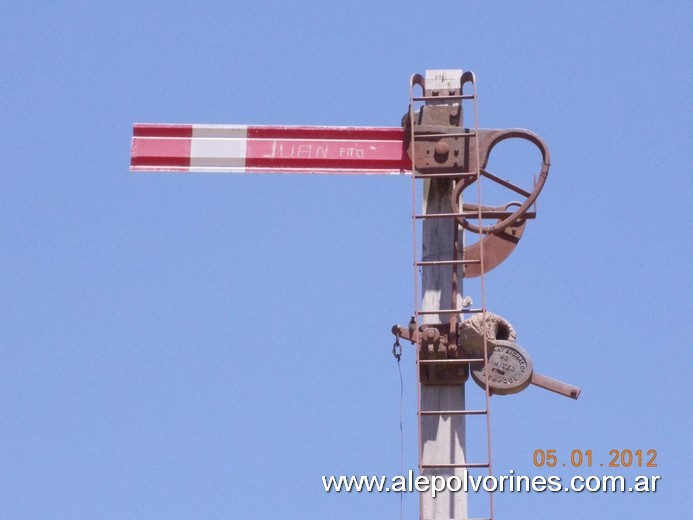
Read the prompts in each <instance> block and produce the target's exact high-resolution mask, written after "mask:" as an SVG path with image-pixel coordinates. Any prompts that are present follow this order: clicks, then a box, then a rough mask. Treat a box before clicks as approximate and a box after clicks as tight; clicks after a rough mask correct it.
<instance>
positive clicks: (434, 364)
mask: <svg viewBox="0 0 693 520" xmlns="http://www.w3.org/2000/svg"><path fill="white" fill-rule="evenodd" d="M410 323H411V322H410ZM412 330H413V331H412ZM392 333H393V334H394V335H396V336H399V337H400V338H402V339H404V340H408V341H412V342H413V343H415V344H416V350H417V353H418V356H419V381H420V382H421V384H422V385H461V384H463V383H464V382H465V381H466V380H467V379H468V378H469V363H468V362H466V361H465V358H466V356H465V355H464V353H463V352H462V351H461V350H460V349H458V348H457V342H456V341H453V342H451V341H450V340H449V333H450V325H449V324H447V323H446V324H442V323H441V324H432V325H431V324H429V325H421V326H420V327H418V328H414V329H412V327H403V326H401V325H395V326H393V327H392Z"/></svg>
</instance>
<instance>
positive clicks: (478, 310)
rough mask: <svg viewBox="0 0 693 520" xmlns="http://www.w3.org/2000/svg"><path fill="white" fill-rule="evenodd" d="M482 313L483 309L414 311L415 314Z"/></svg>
mask: <svg viewBox="0 0 693 520" xmlns="http://www.w3.org/2000/svg"><path fill="white" fill-rule="evenodd" d="M477 312H484V310H483V309H438V310H433V311H416V313H417V314H421V315H424V314H475V313H477Z"/></svg>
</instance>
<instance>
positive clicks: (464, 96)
mask: <svg viewBox="0 0 693 520" xmlns="http://www.w3.org/2000/svg"><path fill="white" fill-rule="evenodd" d="M442 99H474V94H461V95H460V94H455V95H449V96H416V97H413V98H411V100H412V101H436V100H442Z"/></svg>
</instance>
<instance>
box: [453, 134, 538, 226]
mask: <svg viewBox="0 0 693 520" xmlns="http://www.w3.org/2000/svg"><path fill="white" fill-rule="evenodd" d="M508 139H523V140H525V141H529V142H530V143H532V144H534V145H535V146H536V147H537V148H538V149H539V151H540V152H541V158H542V162H541V170H540V172H539V175H538V177H537V179H536V182H535V183H534V188H533V190H532V191H531V192H529V191H527V190H525V189H523V188H521V187H519V186H517V185H515V184H513V183H511V182H509V181H507V180H504V179H502V178H500V177H498V176H497V175H494V174H493V173H491V172H489V171H488V170H486V169H485V168H486V165H487V164H488V160H489V156H490V154H491V150H493V148H494V147H495V146H496V145H497V144H498V143H500V142H502V141H505V140H508ZM478 140H479V141H478V142H479V152H478V153H479V163H480V164H479V171H480V175H481V176H482V177H485V178H487V179H489V180H491V181H493V182H495V183H497V184H500V185H501V186H503V187H505V188H508V189H509V190H511V191H514V192H515V193H517V194H518V195H521V196H523V197H525V199H524V201H522V202H510V203H508V204H506V205H505V206H501V207H494V206H488V207H483V208H479V206H477V205H476V204H463V205H462V208H461V211H460V204H459V200H460V196H461V195H462V192H463V191H464V190H465V189H467V188H468V187H469V186H471V185H472V184H474V182H476V181H477V178H475V177H463V178H461V179H460V180H459V181H458V182H457V183H456V184H455V187H454V188H453V190H452V195H451V200H450V204H451V207H452V211H453V212H454V213H461V212H462V213H468V212H480V213H481V214H482V215H481V216H482V218H483V214H484V211H486V212H494V211H503V210H507V208H508V207H509V206H512V205H516V206H517V209H516V210H515V211H513V212H512V213H511V214H510V215H507V216H504V217H502V218H500V219H499V220H498V222H496V223H495V224H491V225H488V226H481V225H478V226H477V225H475V224H472V223H471V222H469V219H470V218H472V219H473V218H474V217H468V216H460V217H457V220H458V222H459V223H460V224H461V225H462V226H463V227H464V228H465V229H467V230H469V231H473V232H475V233H483V234H491V233H498V232H500V231H503V230H504V229H505V228H507V227H508V226H511V225H513V224H515V225H519V221H521V220H523V217H524V216H525V214H526V213H527V212H528V210H529V208H530V207H531V206H532V204H534V202H535V201H536V199H537V197H538V196H539V193H541V190H542V188H543V187H544V183H545V182H546V177H547V176H548V174H549V168H550V166H551V157H550V154H549V148H548V146H547V145H546V143H545V142H544V140H543V139H542V138H541V137H539V136H538V135H537V134H535V133H533V132H530V131H529V130H523V129H520V128H513V129H509V130H479V133H478ZM480 210H481V211H480Z"/></svg>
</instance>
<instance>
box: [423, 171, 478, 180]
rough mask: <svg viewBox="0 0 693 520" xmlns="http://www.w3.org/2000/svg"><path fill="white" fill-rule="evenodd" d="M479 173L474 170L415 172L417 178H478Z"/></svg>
mask: <svg viewBox="0 0 693 520" xmlns="http://www.w3.org/2000/svg"><path fill="white" fill-rule="evenodd" d="M476 177H478V175H477V174H476V173H474V172H458V173H454V172H440V173H435V172H434V173H420V172H418V171H415V172H414V178H415V179H462V178H468V179H471V178H476Z"/></svg>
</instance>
